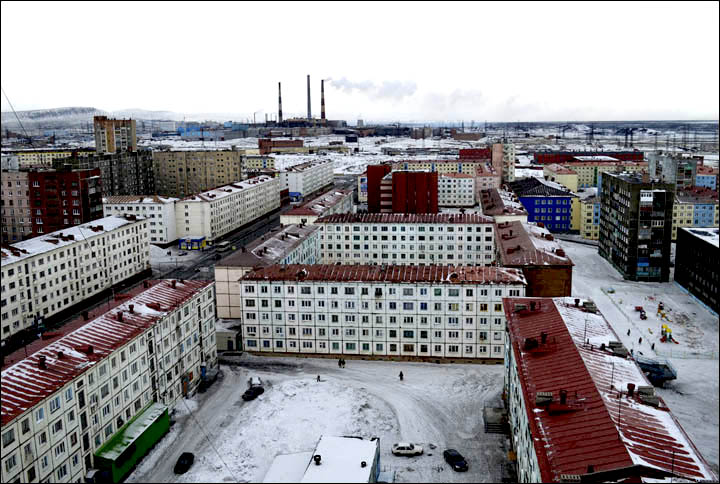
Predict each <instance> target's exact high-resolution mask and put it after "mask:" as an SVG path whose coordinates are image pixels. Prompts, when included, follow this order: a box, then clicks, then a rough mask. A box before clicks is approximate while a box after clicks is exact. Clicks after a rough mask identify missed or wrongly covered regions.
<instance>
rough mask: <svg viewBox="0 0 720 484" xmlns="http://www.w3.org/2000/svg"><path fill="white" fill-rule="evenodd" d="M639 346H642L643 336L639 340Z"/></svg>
mask: <svg viewBox="0 0 720 484" xmlns="http://www.w3.org/2000/svg"><path fill="white" fill-rule="evenodd" d="M638 344H639V345H641V344H642V336H640V339H639V340H638Z"/></svg>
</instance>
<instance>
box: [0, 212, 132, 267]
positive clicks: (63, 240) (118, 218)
mask: <svg viewBox="0 0 720 484" xmlns="http://www.w3.org/2000/svg"><path fill="white" fill-rule="evenodd" d="M142 220H145V219H144V218H143V217H138V216H136V215H111V216H108V217H103V218H100V219H97V220H93V221H92V222H87V223H84V224H81V225H75V226H73V227H69V228H66V229H62V230H56V231H55V232H50V233H49V234H46V235H40V236H38V237H33V238H32V239H27V240H22V241H20V242H14V243H12V244H10V245H9V246H6V247H2V249H0V254H2V264H3V265H5V264H10V263H14V262H19V261H21V260H23V259H27V258H28V257H34V256H36V255H40V254H43V253H44V252H48V251H50V250H55V249H58V248H60V247H64V246H67V245H71V244H75V243H79V242H84V241H86V240H90V239H91V238H93V237H96V236H98V235H101V234H104V233H107V232H110V231H112V230H115V229H118V228H120V227H123V226H125V225H130V224H133V223H135V222H138V221H142Z"/></svg>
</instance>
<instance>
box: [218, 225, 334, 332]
mask: <svg viewBox="0 0 720 484" xmlns="http://www.w3.org/2000/svg"><path fill="white" fill-rule="evenodd" d="M319 262H320V227H318V226H317V225H288V226H287V227H285V228H283V230H282V231H280V232H278V233H275V234H273V235H272V237H270V238H268V239H265V237H263V238H262V239H257V240H255V241H254V242H252V243H251V244H249V245H248V246H247V247H244V248H243V249H241V250H240V251H238V252H236V253H234V254H232V255H229V256H227V257H225V258H223V259H222V260H221V261H219V262H217V263H216V264H215V284H216V287H217V294H216V296H217V315H218V318H228V319H236V318H237V319H239V318H240V317H242V307H241V306H240V286H239V285H238V284H237V281H238V280H240V278H241V277H242V276H244V275H245V274H247V273H248V272H250V271H251V270H252V269H253V267H262V266H269V265H274V264H283V265H287V264H303V265H305V264H318V263H319Z"/></svg>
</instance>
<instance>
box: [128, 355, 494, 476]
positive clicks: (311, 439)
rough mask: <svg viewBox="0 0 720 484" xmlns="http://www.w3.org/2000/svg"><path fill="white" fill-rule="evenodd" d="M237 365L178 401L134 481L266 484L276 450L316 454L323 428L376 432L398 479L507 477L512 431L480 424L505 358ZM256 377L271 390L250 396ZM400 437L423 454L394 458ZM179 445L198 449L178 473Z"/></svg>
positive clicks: (250, 360)
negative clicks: (462, 466) (457, 455)
mask: <svg viewBox="0 0 720 484" xmlns="http://www.w3.org/2000/svg"><path fill="white" fill-rule="evenodd" d="M239 363H240V364H239V365H237V366H223V377H222V378H221V379H219V380H218V382H217V383H216V384H215V385H214V386H213V387H212V388H211V389H210V390H209V391H208V392H207V393H205V394H200V395H197V396H196V397H195V398H193V399H192V400H190V401H188V402H187V404H188V407H187V408H186V406H185V404H184V403H181V404H180V405H179V407H178V408H179V413H178V414H177V424H176V425H175V426H174V427H173V428H172V429H171V432H170V434H169V435H168V436H167V437H165V439H164V440H163V441H162V442H160V443H159V444H158V446H157V447H156V448H155V449H154V450H153V451H152V452H151V453H150V454H149V455H148V456H147V457H146V458H145V459H144V460H143V462H142V463H141V465H140V466H139V467H138V468H137V469H136V470H135V471H134V473H133V474H132V475H131V476H130V477H129V478H128V480H127V482H198V481H204V482H234V481H238V482H240V481H244V482H248V481H249V482H261V481H262V480H263V478H264V476H265V474H266V472H267V470H268V468H269V467H270V464H271V462H272V460H273V458H274V457H275V456H276V455H277V454H286V453H293V452H301V451H310V450H312V449H313V448H314V446H315V443H316V442H317V440H318V438H319V437H320V436H321V435H323V434H325V435H359V436H362V437H366V438H369V437H372V436H377V437H379V438H380V447H381V469H382V470H385V471H392V470H394V471H395V473H396V481H398V482H499V481H500V479H501V477H502V472H503V471H502V466H503V464H504V462H505V456H506V453H507V450H508V449H507V441H506V438H505V437H504V436H501V435H496V434H485V433H484V427H483V422H482V408H483V405H484V404H485V403H487V404H488V405H491V404H495V405H499V403H500V394H501V391H502V366H500V365H493V366H485V365H438V364H431V363H399V362H385V361H361V360H348V361H347V365H346V367H345V368H338V365H337V360H326V359H301V358H291V357H288V358H264V357H252V356H248V355H245V356H243V357H242V358H240V359H239ZM401 370H402V371H403V373H404V376H405V378H404V380H403V381H402V382H400V380H399V378H398V374H399V372H400V371H401ZM251 375H257V376H260V377H261V378H262V379H263V381H264V384H265V388H266V391H265V392H264V393H263V394H262V395H260V396H259V397H258V398H257V399H255V400H253V401H249V402H245V401H243V400H242V399H241V395H242V393H243V392H244V391H245V389H246V388H247V379H248V377H249V376H251ZM318 375H320V380H321V381H320V382H318V381H317V376H318ZM183 409H185V410H183ZM189 410H192V415H189ZM206 436H207V437H206ZM399 441H409V442H414V443H417V444H420V445H422V446H423V447H424V449H425V453H424V454H423V455H421V456H417V457H399V456H394V455H392V453H391V451H390V448H391V446H392V444H393V443H396V442H399ZM448 447H451V448H455V449H457V450H458V451H460V452H461V453H462V454H463V455H464V456H465V458H466V460H467V461H468V464H469V470H468V472H464V473H457V472H454V471H453V470H452V469H450V467H449V466H448V465H447V464H446V463H445V462H444V460H443V457H442V451H443V450H444V449H446V448H448ZM182 452H194V453H195V463H194V465H193V466H192V468H191V469H190V471H189V472H187V473H186V474H184V475H181V476H177V475H175V474H174V473H173V471H172V467H173V465H174V464H175V461H176V460H177V458H178V457H179V455H180V454H181V453H182Z"/></svg>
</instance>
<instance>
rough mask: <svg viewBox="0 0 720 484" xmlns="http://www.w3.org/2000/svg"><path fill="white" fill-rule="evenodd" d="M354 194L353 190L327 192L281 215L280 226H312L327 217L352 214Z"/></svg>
mask: <svg viewBox="0 0 720 484" xmlns="http://www.w3.org/2000/svg"><path fill="white" fill-rule="evenodd" d="M352 194H353V191H352V190H330V191H329V192H325V193H323V194H322V195H320V196H319V197H317V198H314V199H312V200H310V201H309V202H307V203H305V204H303V205H301V206H299V207H295V208H293V209H292V210H288V211H287V212H285V213H283V214H282V215H280V224H281V225H293V224H296V225H300V224H312V223H314V222H315V220H317V219H318V218H320V217H323V216H325V215H332V214H335V213H350V212H352V211H353V210H354V207H353V196H352Z"/></svg>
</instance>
